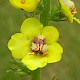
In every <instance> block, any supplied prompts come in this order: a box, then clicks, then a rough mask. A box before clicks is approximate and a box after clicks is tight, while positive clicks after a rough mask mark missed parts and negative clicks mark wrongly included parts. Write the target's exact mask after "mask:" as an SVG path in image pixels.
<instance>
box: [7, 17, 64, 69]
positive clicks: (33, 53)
mask: <svg viewBox="0 0 80 80" xmlns="http://www.w3.org/2000/svg"><path fill="white" fill-rule="evenodd" d="M58 38H59V32H58V30H57V29H56V28H55V27H53V26H45V27H43V25H42V24H41V23H40V22H39V20H37V19H36V18H28V19H26V20H25V21H24V22H23V24H22V26H21V33H16V34H14V35H13V36H12V37H11V39H10V41H9V42H8V48H9V49H10V51H11V52H12V56H13V57H14V58H17V59H21V61H22V63H23V64H25V65H26V66H27V67H28V68H29V69H30V70H35V69H37V68H42V67H44V66H46V65H47V63H54V62H58V61H60V59H61V56H62V52H63V49H62V47H61V46H60V45H59V44H58V43H57V40H58Z"/></svg>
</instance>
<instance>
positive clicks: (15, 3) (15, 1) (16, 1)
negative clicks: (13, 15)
mask: <svg viewBox="0 0 80 80" xmlns="http://www.w3.org/2000/svg"><path fill="white" fill-rule="evenodd" d="M9 1H10V3H11V4H12V5H13V6H14V7H15V8H21V4H20V1H21V0H9Z"/></svg>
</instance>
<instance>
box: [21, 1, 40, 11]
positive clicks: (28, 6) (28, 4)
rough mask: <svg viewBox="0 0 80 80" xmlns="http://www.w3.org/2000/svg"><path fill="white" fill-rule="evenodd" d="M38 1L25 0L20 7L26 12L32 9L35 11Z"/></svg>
mask: <svg viewBox="0 0 80 80" xmlns="http://www.w3.org/2000/svg"><path fill="white" fill-rule="evenodd" d="M39 2H40V0H26V3H25V5H22V6H21V7H22V8H23V9H24V10H26V11H28V12H33V11H35V9H36V7H37V6H38V4H39Z"/></svg>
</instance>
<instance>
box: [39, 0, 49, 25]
mask: <svg viewBox="0 0 80 80" xmlns="http://www.w3.org/2000/svg"><path fill="white" fill-rule="evenodd" d="M42 1H43V2H42V4H43V11H42V13H41V14H40V22H41V23H42V24H43V25H44V26H46V25H48V22H49V12H50V0H42Z"/></svg>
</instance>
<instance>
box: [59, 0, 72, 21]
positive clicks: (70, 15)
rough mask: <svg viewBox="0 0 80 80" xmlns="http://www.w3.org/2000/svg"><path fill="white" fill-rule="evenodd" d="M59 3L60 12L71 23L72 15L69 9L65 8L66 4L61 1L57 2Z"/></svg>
mask: <svg viewBox="0 0 80 80" xmlns="http://www.w3.org/2000/svg"><path fill="white" fill-rule="evenodd" d="M59 2H60V4H61V11H62V12H63V14H64V15H65V16H66V17H67V18H68V20H69V21H70V22H71V23H73V14H72V13H71V11H70V9H69V7H68V6H66V4H64V3H63V2H62V0H59Z"/></svg>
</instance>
